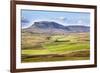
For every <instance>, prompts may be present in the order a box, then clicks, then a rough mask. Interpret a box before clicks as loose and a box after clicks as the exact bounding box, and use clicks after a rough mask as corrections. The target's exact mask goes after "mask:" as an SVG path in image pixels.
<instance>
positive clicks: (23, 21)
mask: <svg viewBox="0 0 100 73" xmlns="http://www.w3.org/2000/svg"><path fill="white" fill-rule="evenodd" d="M21 22H22V23H29V20H27V19H26V18H25V17H22V18H21Z"/></svg>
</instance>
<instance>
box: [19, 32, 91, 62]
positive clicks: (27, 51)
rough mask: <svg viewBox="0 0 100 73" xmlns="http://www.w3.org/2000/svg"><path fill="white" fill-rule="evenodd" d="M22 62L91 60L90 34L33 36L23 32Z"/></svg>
mask: <svg viewBox="0 0 100 73" xmlns="http://www.w3.org/2000/svg"><path fill="white" fill-rule="evenodd" d="M21 39H22V40H21V42H22V43H21V62H48V61H64V60H89V58H90V35H89V33H87V32H85V33H67V34H32V33H28V32H22V38H21Z"/></svg>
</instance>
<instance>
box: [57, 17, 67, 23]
mask: <svg viewBox="0 0 100 73" xmlns="http://www.w3.org/2000/svg"><path fill="white" fill-rule="evenodd" d="M57 19H58V20H60V21H63V22H64V21H66V18H65V17H58V18H57Z"/></svg>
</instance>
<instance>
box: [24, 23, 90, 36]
mask: <svg viewBox="0 0 100 73" xmlns="http://www.w3.org/2000/svg"><path fill="white" fill-rule="evenodd" d="M22 31H25V32H31V33H47V34H62V33H63V34H65V33H70V32H89V31H90V27H88V26H80V25H73V26H64V25H62V24H59V23H57V22H50V21H39V22H34V24H33V25H32V26H30V27H29V28H25V29H22Z"/></svg>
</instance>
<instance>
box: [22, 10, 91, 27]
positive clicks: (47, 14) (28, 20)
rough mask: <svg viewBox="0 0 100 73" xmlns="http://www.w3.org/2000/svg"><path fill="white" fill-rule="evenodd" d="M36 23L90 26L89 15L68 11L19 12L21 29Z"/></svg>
mask: <svg viewBox="0 0 100 73" xmlns="http://www.w3.org/2000/svg"><path fill="white" fill-rule="evenodd" d="M36 21H55V22H57V23H60V24H62V25H64V26H70V25H84V26H89V25H90V13H88V12H68V11H43V10H23V9H22V10H21V25H22V28H28V27H30V26H31V25H32V24H34V22H36Z"/></svg>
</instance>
